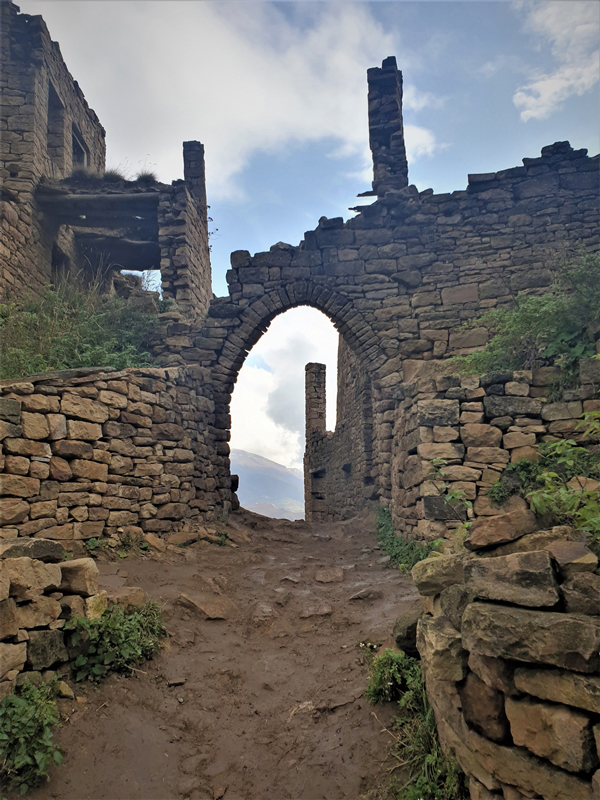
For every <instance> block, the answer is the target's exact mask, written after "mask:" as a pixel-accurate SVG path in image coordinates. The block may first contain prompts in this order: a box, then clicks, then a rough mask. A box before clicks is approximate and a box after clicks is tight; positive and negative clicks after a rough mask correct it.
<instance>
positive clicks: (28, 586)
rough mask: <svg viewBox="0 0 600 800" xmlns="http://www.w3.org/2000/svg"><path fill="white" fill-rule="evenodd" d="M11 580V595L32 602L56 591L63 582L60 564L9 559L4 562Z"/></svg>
mask: <svg viewBox="0 0 600 800" xmlns="http://www.w3.org/2000/svg"><path fill="white" fill-rule="evenodd" d="M3 564H4V567H5V569H6V572H7V573H8V577H9V580H10V594H11V596H13V597H16V598H17V599H19V600H30V599H32V598H33V597H35V596H36V595H40V594H43V593H44V592H46V591H55V590H57V589H58V588H59V586H60V582H61V569H60V566H59V565H58V564H44V563H43V562H41V561H37V560H35V559H32V558H27V557H23V558H7V559H5V560H4V562H3Z"/></svg>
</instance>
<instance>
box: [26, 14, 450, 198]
mask: <svg viewBox="0 0 600 800" xmlns="http://www.w3.org/2000/svg"><path fill="white" fill-rule="evenodd" d="M22 7H23V11H25V12H26V13H43V14H44V17H45V18H46V20H47V22H48V25H49V27H50V30H51V33H52V35H53V36H55V37H56V38H58V39H59V40H60V42H61V46H62V49H63V52H64V55H65V59H66V60H67V63H68V64H69V67H70V69H71V70H72V71H73V74H75V75H77V78H78V80H79V82H80V84H81V86H82V87H83V88H84V91H85V93H86V97H87V98H88V100H89V101H90V104H91V105H92V106H93V107H94V108H95V110H96V111H97V112H98V114H99V116H100V118H101V120H102V121H103V123H104V125H105V126H106V128H107V131H108V136H107V144H108V152H109V162H110V163H111V164H112V165H115V166H116V165H117V164H119V163H121V164H123V163H128V164H131V165H132V171H133V172H135V171H136V170H137V168H138V163H139V164H142V163H143V162H144V161H147V162H149V163H150V165H151V166H152V165H153V164H156V168H155V170H156V171H157V172H158V174H159V177H160V178H161V179H163V180H171V179H172V178H173V177H177V176H180V175H181V169H182V158H181V141H182V140H184V139H199V140H201V141H202V142H204V144H205V145H206V160H207V183H208V191H209V195H210V196H211V197H212V198H213V199H217V198H221V199H236V198H237V199H241V196H240V190H239V187H238V185H237V182H236V177H237V175H238V174H239V173H240V172H241V170H243V169H244V167H245V166H246V165H247V164H248V161H249V159H250V158H251V156H252V155H254V154H256V153H258V152H266V153H272V152H276V151H278V150H280V149H281V148H284V147H286V146H288V145H290V144H294V143H306V142H316V141H318V140H324V139H327V140H333V141H334V142H335V143H336V144H335V145H333V146H332V150H333V151H334V153H338V154H343V155H346V156H348V155H350V156H354V155H356V156H357V158H358V159H361V158H362V156H363V153H364V148H365V142H367V140H368V128H367V113H366V110H367V109H366V80H365V71H366V68H367V67H369V66H372V65H375V64H378V63H381V60H382V58H384V57H385V56H387V55H389V54H391V53H394V52H395V51H396V49H397V41H396V34H395V33H394V32H393V31H391V30H386V29H384V27H383V25H382V24H381V23H380V22H378V21H377V20H376V19H375V18H374V17H373V16H372V15H371V14H370V12H369V7H368V6H367V5H363V4H358V3H342V2H340V3H325V4H321V3H293V4H292V3H289V4H287V3H284V4H278V3H270V2H269V3H266V2H253V3H245V2H237V3H236V2H228V3H218V2H186V1H185V0H183V1H182V0H170V1H169V2H160V3H156V2H144V1H143V0H138V2H135V3H134V2H121V1H119V0H116V1H115V0H87V2H86V3H73V2H71V1H70V0H54V1H53V2H48V0H44V2H41V0H23V2H22ZM91 41H93V42H94V47H93V50H92V51H90V42H91ZM408 60H409V59H408V57H403V65H406V63H407V62H408ZM439 102H440V100H439V99H438V98H436V97H435V96H434V95H432V94H430V93H420V92H419V91H418V90H417V89H416V88H415V87H414V86H407V89H406V107H407V108H408V109H413V110H415V111H418V110H420V109H422V108H425V107H434V108H435V107H439ZM407 128H409V126H407ZM410 136H412V142H413V145H414V146H413V145H411V146H412V147H413V152H412V158H413V160H414V159H415V158H419V157H422V156H429V155H431V154H432V153H433V152H434V151H435V144H436V143H435V136H434V134H433V133H432V132H431V131H428V130H425V129H422V128H420V129H415V130H413V131H412V133H411V134H410V135H409V132H407V138H409V139H410ZM415 142H416V145H415Z"/></svg>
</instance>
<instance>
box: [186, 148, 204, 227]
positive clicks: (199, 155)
mask: <svg viewBox="0 0 600 800" xmlns="http://www.w3.org/2000/svg"><path fill="white" fill-rule="evenodd" d="M183 177H184V180H185V182H186V184H187V187H188V189H189V191H190V193H191V194H192V195H193V196H194V198H195V199H196V200H197V204H198V211H199V212H200V215H201V217H202V220H203V222H204V224H205V225H206V224H207V205H206V180H205V170H204V145H203V144H202V143H201V142H184V143H183Z"/></svg>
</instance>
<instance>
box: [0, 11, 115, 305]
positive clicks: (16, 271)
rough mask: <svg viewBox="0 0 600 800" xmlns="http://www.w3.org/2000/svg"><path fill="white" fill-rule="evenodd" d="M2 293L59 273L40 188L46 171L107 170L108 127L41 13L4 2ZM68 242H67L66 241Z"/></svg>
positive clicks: (33, 286)
mask: <svg viewBox="0 0 600 800" xmlns="http://www.w3.org/2000/svg"><path fill="white" fill-rule="evenodd" d="M0 13H1V25H0V58H1V61H0V90H1V99H2V103H1V105H0V139H1V143H0V176H1V177H2V182H3V189H2V201H1V203H0V222H1V227H2V241H1V244H0V295H7V294H12V295H13V296H14V295H19V294H21V293H22V291H23V289H24V288H27V289H28V290H31V291H34V292H37V291H39V290H41V288H42V287H43V285H44V284H45V283H47V282H48V281H49V280H50V278H51V273H52V249H53V243H54V240H55V238H56V235H57V233H58V229H52V227H51V226H48V225H47V224H46V222H45V220H44V218H43V215H42V213H41V211H40V210H39V209H38V207H37V205H36V203H35V199H34V191H35V187H36V186H37V184H38V182H39V180H40V178H41V177H42V176H46V177H54V178H64V177H66V176H67V175H69V174H70V173H71V171H72V169H73V168H74V167H77V166H80V167H85V168H87V169H90V170H91V171H94V172H100V171H102V170H103V169H104V162H105V143H104V129H103V128H102V126H101V125H100V123H99V121H98V118H97V117H96V115H95V113H94V112H93V111H92V110H91V109H90V108H89V106H88V105H87V103H86V101H85V98H84V96H83V93H82V92H81V89H80V88H79V86H78V84H77V83H76V82H75V81H73V78H72V77H71V75H70V74H69V72H68V70H67V68H66V66H65V64H64V61H63V60H62V56H61V53H60V48H59V46H58V44H57V43H56V42H53V41H52V40H51V39H50V35H49V33H48V29H47V28H46V25H45V23H44V21H43V20H42V18H41V17H32V16H29V15H27V14H19V13H18V9H17V7H16V6H14V5H13V4H12V3H10V2H6V0H4V1H3V2H2V3H1V5H0ZM65 247H67V244H65Z"/></svg>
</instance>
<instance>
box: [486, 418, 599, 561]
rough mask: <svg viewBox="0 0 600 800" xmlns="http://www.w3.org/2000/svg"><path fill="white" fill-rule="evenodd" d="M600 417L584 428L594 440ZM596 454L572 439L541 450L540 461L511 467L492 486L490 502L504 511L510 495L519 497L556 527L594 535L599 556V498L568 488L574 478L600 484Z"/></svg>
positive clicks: (583, 424) (576, 486) (592, 543)
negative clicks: (549, 519)
mask: <svg viewBox="0 0 600 800" xmlns="http://www.w3.org/2000/svg"><path fill="white" fill-rule="evenodd" d="M599 416H600V415H599V414H598V412H592V413H589V414H586V415H585V419H584V420H582V422H581V423H580V427H581V428H585V429H586V430H585V434H586V435H587V436H589V437H591V438H592V439H597V438H598V437H599V435H600V423H599V421H598V418H599ZM596 449H597V448H593V449H587V448H585V447H581V446H580V445H578V444H577V443H576V442H575V441H573V440H572V439H563V440H561V441H558V442H552V443H546V442H544V443H542V444H540V445H539V451H540V458H539V459H538V460H537V461H527V460H525V459H522V460H521V461H517V462H516V463H515V464H509V465H508V466H507V467H506V469H505V471H504V473H503V474H502V477H501V478H500V479H499V480H497V481H496V483H494V484H492V486H491V487H490V489H489V491H488V497H489V498H490V500H491V501H492V503H493V504H495V505H501V504H502V503H504V502H505V501H506V500H507V499H508V498H509V497H510V496H511V495H513V494H520V495H521V497H524V498H525V499H526V500H527V501H528V502H529V506H530V508H531V510H532V511H533V512H534V513H535V514H538V515H547V516H549V517H550V518H551V520H552V521H553V522H554V523H555V524H560V525H571V526H572V527H574V528H577V529H578V530H582V531H587V532H588V533H589V534H590V546H591V547H592V549H594V550H595V551H596V552H597V553H599V554H600V494H599V492H598V491H597V490H588V489H586V487H585V482H584V481H582V482H581V483H577V482H575V484H573V485H569V483H570V481H572V479H573V478H592V479H593V480H600V458H599V457H598V453H597V452H595V450H596Z"/></svg>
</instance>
